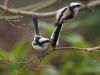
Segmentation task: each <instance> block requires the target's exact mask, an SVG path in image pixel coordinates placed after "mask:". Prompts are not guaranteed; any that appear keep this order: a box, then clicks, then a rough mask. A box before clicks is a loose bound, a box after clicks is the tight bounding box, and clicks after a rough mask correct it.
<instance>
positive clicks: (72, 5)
mask: <svg viewBox="0 0 100 75" xmlns="http://www.w3.org/2000/svg"><path fill="white" fill-rule="evenodd" d="M81 6H82V5H81V4H80V3H78V2H72V3H70V5H69V7H70V8H71V9H72V11H73V12H74V16H76V15H77V13H78V11H79V9H80V7H81Z"/></svg>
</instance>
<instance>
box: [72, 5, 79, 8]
mask: <svg viewBox="0 0 100 75" xmlns="http://www.w3.org/2000/svg"><path fill="white" fill-rule="evenodd" d="M76 7H80V5H75V6H72V8H76Z"/></svg>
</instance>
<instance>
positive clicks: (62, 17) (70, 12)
mask: <svg viewBox="0 0 100 75" xmlns="http://www.w3.org/2000/svg"><path fill="white" fill-rule="evenodd" d="M80 6H81V4H80V3H77V2H72V3H70V4H69V6H66V7H64V8H61V9H59V10H58V12H57V14H56V24H55V26H56V28H55V30H54V32H53V34H52V35H51V39H52V43H51V46H52V47H53V48H55V47H56V45H57V44H58V42H59V35H60V31H61V28H62V24H63V23H65V22H66V21H69V20H70V19H72V18H74V17H75V16H76V15H77V13H78V11H79V9H80Z"/></svg>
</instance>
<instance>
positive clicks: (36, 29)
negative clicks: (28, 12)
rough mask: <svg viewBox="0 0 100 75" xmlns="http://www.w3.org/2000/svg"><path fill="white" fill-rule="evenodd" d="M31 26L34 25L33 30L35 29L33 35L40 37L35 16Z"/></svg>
mask: <svg viewBox="0 0 100 75" xmlns="http://www.w3.org/2000/svg"><path fill="white" fill-rule="evenodd" d="M33 24H34V27H35V28H34V29H35V34H36V35H40V33H39V27H38V18H37V17H36V16H33Z"/></svg>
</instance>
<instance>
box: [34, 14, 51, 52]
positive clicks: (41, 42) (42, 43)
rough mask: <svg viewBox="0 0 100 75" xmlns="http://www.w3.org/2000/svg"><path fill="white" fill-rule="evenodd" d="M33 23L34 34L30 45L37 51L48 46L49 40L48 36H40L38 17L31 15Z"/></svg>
mask: <svg viewBox="0 0 100 75" xmlns="http://www.w3.org/2000/svg"><path fill="white" fill-rule="evenodd" d="M33 24H34V27H35V35H34V39H33V41H32V46H33V48H34V49H35V50H37V51H43V50H46V49H47V48H48V46H49V43H50V40H49V39H48V38H45V37H42V36H40V33H39V28H38V18H37V17H36V16H33Z"/></svg>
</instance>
